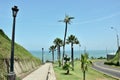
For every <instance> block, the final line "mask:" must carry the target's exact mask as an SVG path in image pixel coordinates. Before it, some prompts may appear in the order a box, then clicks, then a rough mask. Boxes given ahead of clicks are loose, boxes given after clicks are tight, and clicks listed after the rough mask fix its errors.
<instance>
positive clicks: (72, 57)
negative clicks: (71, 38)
mask: <svg viewBox="0 0 120 80" xmlns="http://www.w3.org/2000/svg"><path fill="white" fill-rule="evenodd" d="M71 60H72V70H74V55H73V43H71Z"/></svg>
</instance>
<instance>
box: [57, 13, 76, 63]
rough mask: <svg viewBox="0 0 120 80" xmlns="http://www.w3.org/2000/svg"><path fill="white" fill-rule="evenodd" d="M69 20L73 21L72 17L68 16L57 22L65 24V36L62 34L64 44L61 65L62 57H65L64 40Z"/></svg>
mask: <svg viewBox="0 0 120 80" xmlns="http://www.w3.org/2000/svg"><path fill="white" fill-rule="evenodd" d="M71 19H74V17H70V16H68V15H66V16H65V18H64V20H60V21H59V22H64V23H65V34H64V42H63V56H62V63H63V60H64V55H65V40H66V35H67V25H68V24H70V21H71Z"/></svg>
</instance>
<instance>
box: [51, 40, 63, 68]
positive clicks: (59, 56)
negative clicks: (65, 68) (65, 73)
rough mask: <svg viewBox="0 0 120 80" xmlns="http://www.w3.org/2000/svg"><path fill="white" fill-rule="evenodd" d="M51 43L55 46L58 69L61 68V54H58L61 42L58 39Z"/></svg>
mask: <svg viewBox="0 0 120 80" xmlns="http://www.w3.org/2000/svg"><path fill="white" fill-rule="evenodd" d="M53 43H54V44H55V46H56V47H57V54H58V56H57V58H58V62H59V67H60V66H61V61H60V59H61V54H60V47H61V45H62V40H61V39H60V38H56V39H55V40H54V41H53Z"/></svg>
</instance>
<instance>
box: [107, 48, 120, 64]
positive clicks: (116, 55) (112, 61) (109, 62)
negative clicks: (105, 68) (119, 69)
mask: <svg viewBox="0 0 120 80" xmlns="http://www.w3.org/2000/svg"><path fill="white" fill-rule="evenodd" d="M119 56H120V47H119V49H118V50H117V52H116V54H115V57H114V58H113V59H111V60H109V61H107V62H105V64H109V65H116V66H118V65H119Z"/></svg>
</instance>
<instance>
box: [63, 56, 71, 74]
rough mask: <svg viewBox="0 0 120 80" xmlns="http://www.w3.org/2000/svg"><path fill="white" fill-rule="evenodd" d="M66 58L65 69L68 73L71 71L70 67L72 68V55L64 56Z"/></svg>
mask: <svg viewBox="0 0 120 80" xmlns="http://www.w3.org/2000/svg"><path fill="white" fill-rule="evenodd" d="M64 60H65V63H64V66H63V69H64V70H66V71H67V72H66V74H69V73H70V69H72V67H71V66H70V65H71V63H70V57H67V55H66V57H64Z"/></svg>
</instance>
